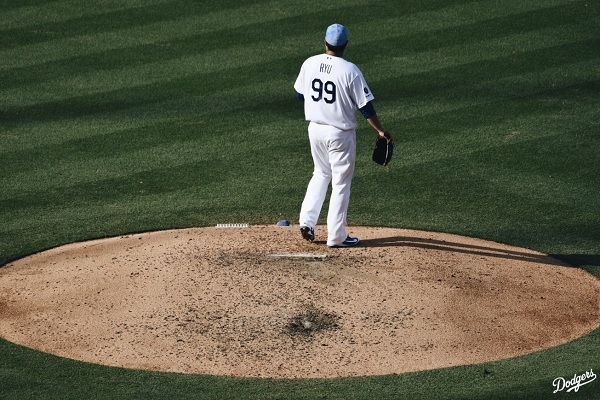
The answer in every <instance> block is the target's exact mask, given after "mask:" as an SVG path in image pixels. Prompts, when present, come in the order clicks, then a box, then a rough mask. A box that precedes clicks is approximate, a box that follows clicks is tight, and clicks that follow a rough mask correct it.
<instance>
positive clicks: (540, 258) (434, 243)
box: [360, 236, 598, 267]
mask: <svg viewBox="0 0 600 400" xmlns="http://www.w3.org/2000/svg"><path fill="white" fill-rule="evenodd" d="M360 245H362V246H364V247H413V248H420V249H426V250H436V251H447V252H451V253H461V254H469V255H474V256H482V257H495V258H502V259H508V260H516V261H527V262H533V263H537V264H547V265H556V266H563V267H569V266H573V263H570V262H569V261H568V260H567V259H564V258H562V259H558V257H555V256H549V255H544V254H532V253H527V252H524V251H518V250H508V249H501V248H495V247H489V246H478V245H472V244H466V243H457V242H452V241H445V240H437V239H425V238H418V237H410V236H394V237H387V238H377V239H364V240H361V242H360ZM592 257H594V256H592ZM595 257H596V262H598V260H597V258H598V256H595ZM576 266H577V265H576Z"/></svg>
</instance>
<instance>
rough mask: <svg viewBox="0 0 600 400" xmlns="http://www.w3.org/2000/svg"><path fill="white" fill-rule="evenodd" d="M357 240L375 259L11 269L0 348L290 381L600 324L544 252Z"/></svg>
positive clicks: (132, 239) (414, 363)
mask: <svg viewBox="0 0 600 400" xmlns="http://www.w3.org/2000/svg"><path fill="white" fill-rule="evenodd" d="M349 232H350V233H351V234H352V235H353V236H354V235H356V236H359V237H360V238H361V239H362V242H361V245H359V246H358V247H355V248H346V249H329V248H327V246H326V245H325V242H324V234H323V233H321V232H319V231H317V241H315V242H313V243H309V242H306V241H304V240H302V239H301V237H300V234H299V232H298V228H297V227H292V228H287V227H276V226H252V227H249V228H233V229H231V228H212V227H211V228H197V229H184V230H171V231H163V232H153V233H143V234H138V235H129V236H123V237H117V238H110V239H105V240H96V241H89V242H83V243H75V244H70V245H67V246H62V247H59V248H56V249H52V250H49V251H46V252H42V253H39V254H36V255H33V256H30V257H27V258H24V259H22V260H18V261H16V262H14V263H11V264H9V265H6V266H4V267H3V268H0V336H1V337H4V338H6V339H7V340H10V341H12V342H15V343H18V344H22V345H25V346H28V347H31V348H34V349H38V350H41V351H45V352H49V353H53V354H56V355H59V356H64V357H68V358H73V359H78V360H84V361H88V362H93V363H100V364H106V365H113V366H120V367H128V368H143V369H150V370H161V371H174V372H183V373H202V374H215V375H237V376H256V377H276V378H289V377H335V376H357V375H373V374H389V373H402V372H408V371H415V370H423V369H431V368H439V367H448V366H453V365H459V364H471V363H480V362H485V361H491V360H495V359H500V358H506V357H512V356H516V355H519V354H523V353H527V352H532V351H536V350H540V349H543V348H548V347H552V346H556V345H558V344H561V343H564V342H567V341H569V340H572V339H575V338H577V337H579V336H581V335H583V334H585V333H588V332H590V331H591V330H593V329H595V328H596V327H598V326H599V325H600V310H599V304H600V281H598V280H597V279H596V278H594V277H593V276H591V275H589V274H587V273H585V272H583V271H581V270H579V269H576V268H570V267H568V266H565V265H563V264H561V263H560V262H558V261H557V260H555V259H552V258H550V257H548V256H546V255H544V254H540V253H537V252H534V251H530V250H527V249H522V248H515V247H511V246H505V245H501V244H498V243H493V242H489V241H483V240H477V239H472V238H465V237H461V236H455V235H447V234H438V233H430V232H420V231H411V230H402V229H390V228H366V227H352V228H350V230H349ZM319 234H320V237H319ZM319 239H321V241H319Z"/></svg>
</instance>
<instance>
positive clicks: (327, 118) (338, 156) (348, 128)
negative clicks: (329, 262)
mask: <svg viewBox="0 0 600 400" xmlns="http://www.w3.org/2000/svg"><path fill="white" fill-rule="evenodd" d="M294 89H296V92H298V93H300V94H302V95H303V96H304V114H305V117H306V120H307V121H309V122H310V123H309V126H308V134H309V139H310V148H311V154H312V158H313V162H314V171H313V176H312V178H311V180H310V182H309V184H308V188H307V190H306V196H305V197H304V201H303V202H302V208H301V210H300V225H304V226H309V227H312V228H314V227H315V226H316V224H317V220H318V218H319V214H320V213H321V208H322V206H323V202H324V201H325V196H326V194H327V190H328V188H329V184H330V183H331V187H332V192H331V196H330V200H329V211H328V213H327V245H328V246H336V245H339V244H341V243H342V242H343V241H344V240H345V239H346V237H347V236H348V235H347V232H346V224H347V221H346V215H347V211H348V203H349V200H350V186H351V183H352V177H353V175H354V163H355V159H356V126H357V111H358V109H359V108H362V107H364V106H365V105H366V104H367V103H368V102H369V101H371V100H373V99H374V97H373V94H372V93H371V91H370V90H369V87H368V86H367V83H366V82H365V79H364V77H363V75H362V73H361V72H360V70H359V69H358V67H357V66H356V65H354V64H353V63H351V62H349V61H347V60H345V59H343V58H341V57H336V56H332V55H328V54H320V55H316V56H312V57H310V58H308V59H307V60H306V61H305V62H304V63H303V64H302V67H301V69H300V74H299V75H298V78H297V79H296V82H295V84H294Z"/></svg>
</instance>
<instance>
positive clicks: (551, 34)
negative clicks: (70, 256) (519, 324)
mask: <svg viewBox="0 0 600 400" xmlns="http://www.w3.org/2000/svg"><path fill="white" fill-rule="evenodd" d="M0 15H1V18H0V82H1V83H0V221H1V223H0V266H2V265H4V264H6V263H8V262H10V261H12V260H15V259H17V258H20V257H23V256H26V255H28V254H32V253H35V252H38V251H41V250H44V249H48V248H52V247H56V246H59V245H62V244H65V243H69V242H73V241H81V240H86V239H91V238H101V237H109V236H116V235H120V234H123V233H131V232H141V231H150V230H160V229H166V228H179V227H191V226H209V225H214V224H216V223H228V222H247V223H252V224H271V223H275V222H276V221H277V220H278V219H281V218H288V219H290V220H292V221H296V218H297V214H298V212H299V207H300V203H301V201H302V197H303V195H304V190H305V188H306V184H307V182H308V179H309V177H310V174H311V172H312V162H311V159H310V154H309V149H308V138H307V134H306V123H305V121H304V120H303V113H302V106H301V104H300V103H299V102H298V101H297V100H296V99H295V96H294V94H295V93H294V91H293V82H294V79H295V77H296V75H297V73H298V71H299V68H300V65H301V63H302V61H303V60H304V59H305V58H306V57H308V56H310V55H313V54H315V53H319V52H321V51H322V50H323V43H322V41H323V34H324V29H325V28H326V26H327V25H329V24H330V23H333V22H340V23H343V24H344V25H346V27H347V28H348V30H349V40H350V44H349V47H348V49H347V51H346V58H347V59H349V60H350V61H353V62H355V63H356V64H357V65H359V67H360V68H361V69H362V71H363V73H364V75H365V77H366V79H367V82H369V85H370V87H371V89H372V90H373V92H374V93H375V97H376V101H375V106H376V108H377V110H378V113H379V116H380V118H381V120H382V121H383V122H384V126H385V127H386V128H387V129H388V130H390V131H391V132H392V134H393V135H394V138H395V140H396V145H397V148H396V152H395V158H394V160H393V161H392V164H391V166H390V167H389V168H388V169H382V168H381V167H378V166H376V165H375V164H373V163H372V162H371V161H370V152H371V148H372V145H373V141H374V133H373V131H372V129H371V128H370V127H368V126H367V124H366V123H365V122H362V123H361V125H360V128H359V131H358V137H359V139H358V140H359V142H358V159H357V171H356V174H355V178H354V183H353V193H352V199H351V203H350V210H349V223H350V224H351V225H375V226H390V227H402V228H414V229H422V230H433V231H442V232H452V233H458V234H462V235H468V236H475V237H479V238H483V239H488V240H494V241H499V242H504V243H508V244H513V245H517V246H521V247H527V248H532V249H536V250H539V251H542V252H545V253H548V254H552V255H554V256H555V257H557V258H560V259H562V260H564V261H567V262H569V263H571V264H572V265H573V266H575V267H579V268H584V269H586V270H587V271H589V272H590V273H592V274H594V275H596V276H597V277H600V174H598V170H599V168H598V166H599V165H600V112H599V110H600V3H599V2H598V1H594V0H585V1H572V0H478V1H465V0H443V1H442V0H421V1H417V0H401V1H392V0H382V1H379V2H377V3H372V2H368V1H364V0H349V1H346V2H332V1H328V0H321V1H316V0H297V1H295V2H286V1H277V0H275V1H262V0H246V1H242V0H239V1H233V0H221V1H220V2H208V1H192V0H100V1H97V0H94V1H92V0H78V1H75V0H53V1H43V0H17V1H8V0H0ZM323 217H324V216H323ZM296 222H297V221H296ZM0 306H1V304H0ZM157 357H160V355H159V354H157ZM590 369H593V370H594V371H596V372H600V330H596V331H595V332H592V333H591V334H589V335H587V336H585V337H583V338H581V339H578V340H575V341H573V342H571V343H568V344H565V345H562V346H559V347H557V348H553V349H550V350H547V351H543V352H539V353H535V354H530V355H526V356H523V357H519V358H516V359H511V360H502V361H498V362H493V363H488V364H485V365H474V366H464V367H458V368H450V369H443V370H434V371H424V372H420V373H411V374H404V375H393V376H380V377H364V378H344V379H323V380H273V379H234V378H227V377H213V376H190V375H179V374H166V373H150V372H144V371H133V370H123V369H118V368H109V367H104V366H97V365H88V364H85V363H81V362H76V361H72V360H67V359H62V358H58V357H55V356H51V355H47V354H42V353H38V352H35V351H32V350H29V349H25V348H22V347H20V346H16V345H13V344H11V343H8V342H6V341H2V340H0V399H223V398H236V399H237V398H240V399H242V398H247V399H251V398H252V399H256V398H260V399H321V398H322V399H375V398H378V399H384V398H394V399H429V398H431V399H550V398H551V399H555V398H556V399H560V398H574V399H592V398H599V397H600V380H598V381H597V382H593V383H591V384H589V385H586V386H583V387H581V389H580V390H579V391H578V392H577V393H573V392H572V393H565V392H560V393H557V394H553V393H552V392H553V389H554V388H553V386H552V382H553V380H554V379H555V378H557V377H559V376H563V377H568V378H571V377H573V375H575V374H581V373H583V372H585V371H588V370H590Z"/></svg>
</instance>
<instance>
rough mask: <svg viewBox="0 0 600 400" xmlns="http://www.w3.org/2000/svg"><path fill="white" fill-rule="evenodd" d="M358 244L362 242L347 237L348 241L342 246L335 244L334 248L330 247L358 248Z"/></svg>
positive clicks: (355, 238)
mask: <svg viewBox="0 0 600 400" xmlns="http://www.w3.org/2000/svg"><path fill="white" fill-rule="evenodd" d="M358 242H360V239H359V238H357V237H350V236H347V237H346V240H344V241H343V242H342V243H341V244H334V245H333V246H329V247H352V246H356V245H357V244H358Z"/></svg>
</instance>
